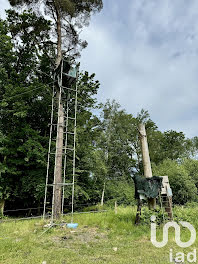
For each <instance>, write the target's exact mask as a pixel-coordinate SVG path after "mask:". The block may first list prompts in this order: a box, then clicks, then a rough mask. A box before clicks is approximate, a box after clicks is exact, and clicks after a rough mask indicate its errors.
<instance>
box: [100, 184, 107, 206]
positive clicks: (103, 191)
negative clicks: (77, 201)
mask: <svg viewBox="0 0 198 264" xmlns="http://www.w3.org/2000/svg"><path fill="white" fill-rule="evenodd" d="M105 187H106V183H105V182H104V186H103V190H102V197H101V206H103V205H104V194H105Z"/></svg>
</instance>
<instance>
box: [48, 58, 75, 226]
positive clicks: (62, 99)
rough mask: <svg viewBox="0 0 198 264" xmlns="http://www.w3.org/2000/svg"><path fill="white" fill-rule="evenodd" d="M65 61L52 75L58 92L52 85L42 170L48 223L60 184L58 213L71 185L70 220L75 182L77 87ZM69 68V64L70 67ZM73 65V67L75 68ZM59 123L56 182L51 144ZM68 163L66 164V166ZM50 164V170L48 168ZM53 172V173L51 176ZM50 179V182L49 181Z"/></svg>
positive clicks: (72, 210)
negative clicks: (59, 164)
mask: <svg viewBox="0 0 198 264" xmlns="http://www.w3.org/2000/svg"><path fill="white" fill-rule="evenodd" d="M68 65H69V64H68V62H67V61H64V60H62V62H61V64H60V66H59V67H58V69H57V71H56V74H55V79H56V86H57V87H58V90H59V96H58V97H57V94H58V93H57V90H56V89H55V85H54V86H53V94H52V105H51V121H50V137H49V149H48V158H47V173H46V185H45V199H44V211H43V218H45V216H46V212H47V209H49V208H47V204H48V203H49V199H47V198H48V187H53V194H52V212H51V224H53V221H54V199H55V191H56V188H57V187H58V188H59V187H60V186H61V188H62V204H61V213H62V215H63V213H64V200H65V187H66V186H71V187H72V190H71V192H72V198H71V213H72V221H73V213H74V184H75V163H76V159H75V157H76V123H77V121H76V119H77V101H78V89H77V88H78V87H77V77H78V76H77V70H76V72H74V69H72V70H73V72H71V71H68V70H67V71H65V68H68ZM70 69H71V68H70ZM76 69H77V68H76ZM60 106H61V107H63V113H64V115H63V118H64V125H62V124H59V117H58V116H57V114H56V113H57V112H59V111H58V110H59V109H60ZM60 125H61V127H62V129H61V132H62V133H63V138H64V139H63V148H62V149H61V150H60V151H59V153H60V152H61V153H62V154H61V155H62V163H63V167H61V172H62V182H59V183H56V179H55V167H56V159H57V155H58V154H57V153H58V152H57V151H58V150H57V149H56V148H55V144H54V141H56V140H57V138H58V133H60V130H59V132H58V129H59V128H60ZM54 148H55V149H54ZM69 167H70V168H69ZM52 168H54V170H52ZM53 172H54V173H53ZM53 174H54V177H53ZM52 180H53V183H50V182H52Z"/></svg>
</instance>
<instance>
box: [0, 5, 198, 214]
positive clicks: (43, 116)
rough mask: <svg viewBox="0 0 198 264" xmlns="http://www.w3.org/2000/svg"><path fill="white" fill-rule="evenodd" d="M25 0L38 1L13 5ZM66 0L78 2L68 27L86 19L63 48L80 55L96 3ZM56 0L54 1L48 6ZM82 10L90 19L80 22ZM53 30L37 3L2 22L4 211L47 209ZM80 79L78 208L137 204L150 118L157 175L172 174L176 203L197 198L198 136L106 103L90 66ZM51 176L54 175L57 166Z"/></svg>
mask: <svg viewBox="0 0 198 264" xmlns="http://www.w3.org/2000/svg"><path fill="white" fill-rule="evenodd" d="M23 2H27V3H28V4H29V3H31V1H11V3H12V4H13V5H16V4H20V3H23ZM36 2H37V1H36ZM52 2H53V3H54V4H55V5H56V4H57V3H59V2H58V1H52ZM52 2H50V3H51V4H53V3H52ZM66 2H67V3H69V2H72V5H71V6H70V7H71V10H70V9H68V10H70V11H68V12H69V13H67V10H66V9H65V8H69V7H66V6H64V12H63V13H64V15H65V14H66V13H67V16H70V20H68V21H67V23H68V24H67V26H66V28H65V29H68V26H69V25H70V24H71V23H73V22H75V23H77V22H79V23H78V25H77V26H76V27H77V28H76V31H72V32H73V33H72V32H70V33H72V34H71V36H70V38H71V39H70V41H69V43H64V45H63V46H64V48H65V49H66V48H69V47H73V48H74V49H73V48H72V53H71V54H73V55H75V56H74V57H75V58H76V57H78V56H79V54H80V53H79V52H77V51H80V50H81V48H83V47H84V46H83V43H82V41H81V40H80V39H79V38H77V37H79V36H78V31H77V29H79V27H82V26H85V25H87V23H86V21H87V22H88V21H89V18H90V16H89V8H88V6H87V8H85V6H84V5H83V1H80V3H79V5H77V2H76V1H66ZM66 2H65V3H66ZM88 2H89V4H90V10H91V11H90V12H95V11H99V10H100V9H101V8H102V1H88ZM50 3H49V2H48V1H46V4H47V5H48V4H50ZM76 5H77V6H76ZM54 7H55V6H53V8H52V10H51V12H52V13H51V15H52V14H53V12H54V10H55V9H54ZM46 8H48V9H49V8H50V6H46ZM61 8H63V6H60V9H61ZM75 8H77V9H75ZM83 8H85V9H86V10H84V11H83ZM94 10H95V11H94ZM65 12H66V13H65ZM78 12H79V13H78ZM83 12H85V13H83ZM82 14H84V15H85V17H84V18H86V19H85V20H79V19H82V17H81V16H80V15H82ZM62 15H63V14H62ZM75 23H74V24H75ZM73 27H74V28H73V29H75V26H74V25H73ZM53 30H54V24H53V23H52V21H48V20H46V19H45V18H44V17H43V16H40V15H39V14H38V13H35V12H33V11H32V10H31V9H28V10H24V11H23V12H18V11H16V10H14V9H11V10H9V11H7V19H6V20H5V21H3V20H0V116H1V118H0V208H1V209H0V214H3V210H4V206H5V210H9V209H16V208H27V207H35V208H37V207H41V208H39V209H38V211H37V212H36V211H34V212H28V213H29V214H31V213H34V214H35V213H37V214H40V213H41V210H42V206H43V199H44V186H45V175H46V160H47V152H48V140H49V127H48V124H49V123H50V109H51V108H50V104H51V95H52V77H51V76H53V69H54V67H55V57H56V48H57V47H56V43H53V41H52V32H53ZM75 34H76V42H75ZM67 37H69V36H67ZM72 45H73V46H72ZM79 45H80V47H78V46H79ZM85 46H86V45H85ZM78 49H79V50H78ZM74 53H75V54H74ZM66 54H67V53H65V55H66ZM68 56H69V55H68ZM78 82H79V83H78V86H79V96H78V98H79V105H78V120H77V124H78V128H77V153H76V154H77V158H76V192H75V203H76V205H75V206H76V208H78V209H82V208H80V206H77V204H87V203H88V204H97V203H100V202H101V198H102V193H103V194H104V201H105V203H106V204H108V205H112V204H114V202H115V201H117V203H118V204H125V205H134V204H135V200H134V184H133V180H132V176H133V175H135V174H140V175H141V174H143V166H142V158H141V151H140V146H139V139H138V130H137V124H138V123H140V122H145V123H146V129H147V133H148V143H149V150H150V156H151V161H152V167H153V174H154V175H159V176H163V175H168V176H169V179H170V184H171V187H172V189H173V193H174V196H173V201H174V203H176V204H186V203H187V202H197V188H198V172H197V171H198V170H197V169H198V161H197V160H196V158H197V150H198V138H197V137H194V138H192V139H188V138H186V137H185V135H184V133H182V132H177V131H172V130H170V131H165V132H161V131H159V130H158V128H157V124H155V122H154V121H153V120H151V118H150V116H149V113H148V112H147V111H145V110H142V111H141V112H140V113H139V114H137V115H132V114H129V113H127V112H126V111H125V110H124V109H122V108H121V107H120V105H119V104H118V103H116V102H115V101H112V102H111V101H109V100H108V101H107V102H106V103H104V104H100V103H99V102H97V100H96V95H97V92H98V89H99V86H100V83H99V81H97V80H96V79H95V74H92V73H91V74H89V73H88V72H86V71H82V72H81V74H80V78H79V81H78ZM93 110H95V111H93ZM94 113H97V114H94ZM50 175H51V176H50V177H51V179H52V178H53V168H52V169H51V171H50ZM68 180H69V179H68ZM70 196H71V193H70V191H66V193H65V197H66V198H67V200H66V204H67V205H68V204H69V203H70ZM21 212H22V211H21ZM23 214H24V213H23Z"/></svg>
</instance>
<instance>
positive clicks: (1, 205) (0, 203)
mask: <svg viewBox="0 0 198 264" xmlns="http://www.w3.org/2000/svg"><path fill="white" fill-rule="evenodd" d="M4 207H5V200H4V199H0V217H1V216H4Z"/></svg>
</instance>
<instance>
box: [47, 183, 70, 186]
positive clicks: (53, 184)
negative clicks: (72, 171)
mask: <svg viewBox="0 0 198 264" xmlns="http://www.w3.org/2000/svg"><path fill="white" fill-rule="evenodd" d="M55 185H60V186H67V185H73V183H51V184H48V186H55Z"/></svg>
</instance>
